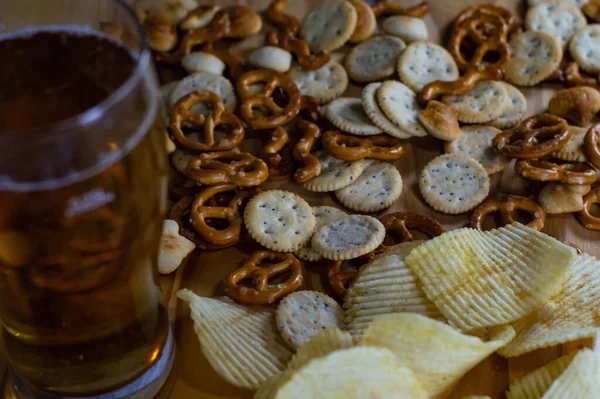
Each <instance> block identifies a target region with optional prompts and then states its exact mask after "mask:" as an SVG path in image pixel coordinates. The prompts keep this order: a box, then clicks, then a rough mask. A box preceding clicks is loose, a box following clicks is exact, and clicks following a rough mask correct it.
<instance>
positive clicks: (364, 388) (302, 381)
mask: <svg viewBox="0 0 600 399" xmlns="http://www.w3.org/2000/svg"><path fill="white" fill-rule="evenodd" d="M275 398H276V399H306V398H311V399H364V398H407V399H408V398H410V399H427V394H426V393H425V391H424V390H423V388H422V386H421V384H420V383H419V381H418V380H417V379H416V378H415V376H414V374H413V372H412V371H411V370H410V369H409V368H406V367H402V366H400V365H399V363H398V360H397V358H396V356H395V355H394V354H393V353H392V352H390V351H389V350H387V349H382V348H371V347H366V346H361V347H355V348H349V349H342V350H338V351H335V352H333V353H330V354H329V355H327V356H325V357H323V358H319V359H315V360H313V361H311V362H310V363H308V364H307V365H306V366H304V367H303V368H301V369H300V370H299V371H297V372H296V373H294V375H293V376H292V377H291V379H290V380H289V381H288V382H286V383H285V384H284V385H283V387H282V388H281V389H280V390H279V391H278V392H277V395H276V396H275Z"/></svg>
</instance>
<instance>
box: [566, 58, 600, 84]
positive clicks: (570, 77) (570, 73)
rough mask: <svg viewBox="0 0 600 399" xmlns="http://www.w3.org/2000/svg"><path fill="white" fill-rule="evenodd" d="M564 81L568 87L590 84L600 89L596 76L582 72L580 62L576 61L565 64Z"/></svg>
mask: <svg viewBox="0 0 600 399" xmlns="http://www.w3.org/2000/svg"><path fill="white" fill-rule="evenodd" d="M564 82H565V83H566V85H567V86H568V87H574V86H590V87H593V88H594V89H600V85H598V81H597V80H596V78H593V77H591V76H586V75H584V74H582V73H581V71H580V70H579V64H577V63H576V62H575V61H571V62H569V63H567V65H566V66H565V70H564Z"/></svg>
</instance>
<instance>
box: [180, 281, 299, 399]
mask: <svg viewBox="0 0 600 399" xmlns="http://www.w3.org/2000/svg"><path fill="white" fill-rule="evenodd" d="M177 296H178V297H179V298H180V299H182V300H183V301H185V302H187V303H188V305H189V306H190V310H191V316H192V319H193V320H194V330H195V331H196V335H197V336H198V339H199V340H200V345H201V347H202V353H203V354H204V355H205V356H206V359H208V361H209V362H210V364H211V366H212V367H213V368H214V369H215V371H216V372H217V373H218V374H219V375H220V376H221V377H223V379H224V380H226V381H227V382H229V383H230V384H233V385H235V386H238V387H241V388H247V389H257V388H258V387H259V386H260V385H261V384H262V383H263V382H265V381H266V380H267V379H268V378H269V377H271V376H274V375H275V374H277V373H279V372H280V371H283V370H284V369H285V364H286V362H287V361H288V360H289V359H290V358H291V357H292V352H291V351H290V350H289V349H288V347H287V346H286V345H285V343H284V342H283V340H282V339H281V337H280V335H279V332H278V331H277V327H276V326H275V311H274V310H273V309H271V308H268V307H265V306H245V305H240V304H237V303H235V302H233V301H230V300H229V299H227V298H224V299H222V300H221V299H214V298H205V297H200V296H198V295H196V294H194V293H193V292H192V291H190V290H188V289H182V290H180V291H179V292H178V293H177Z"/></svg>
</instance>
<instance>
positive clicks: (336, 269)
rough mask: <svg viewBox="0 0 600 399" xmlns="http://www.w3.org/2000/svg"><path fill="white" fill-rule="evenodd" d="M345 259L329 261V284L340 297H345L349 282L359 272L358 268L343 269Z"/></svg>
mask: <svg viewBox="0 0 600 399" xmlns="http://www.w3.org/2000/svg"><path fill="white" fill-rule="evenodd" d="M343 264H344V261H343V260H330V261H328V262H327V279H328V280H329V285H330V286H331V288H332V289H333V291H334V292H335V293H336V294H337V295H338V297H339V298H343V297H344V294H345V293H346V288H347V287H348V284H349V283H350V281H352V279H353V278H354V277H356V275H357V274H358V268H354V269H350V270H345V271H342V265H343Z"/></svg>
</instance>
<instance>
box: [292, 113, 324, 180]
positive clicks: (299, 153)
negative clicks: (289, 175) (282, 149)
mask: <svg viewBox="0 0 600 399" xmlns="http://www.w3.org/2000/svg"><path fill="white" fill-rule="evenodd" d="M296 129H298V130H300V131H301V132H302V133H303V136H302V138H301V139H300V140H299V141H298V142H297V143H296V145H295V146H294V151H293V152H292V154H293V156H294V159H295V160H296V162H297V163H298V164H299V165H300V168H299V169H298V170H296V172H295V173H294V181H295V182H296V183H305V182H307V181H309V180H310V179H312V178H313V177H315V176H318V175H319V174H321V162H320V161H319V159H318V158H317V157H315V156H314V155H312V154H311V153H310V151H311V150H312V148H313V147H314V145H315V143H316V142H317V141H318V140H319V138H320V137H321V129H320V128H319V126H317V125H316V124H314V123H312V122H309V121H305V120H303V119H299V120H298V121H297V122H296Z"/></svg>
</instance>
